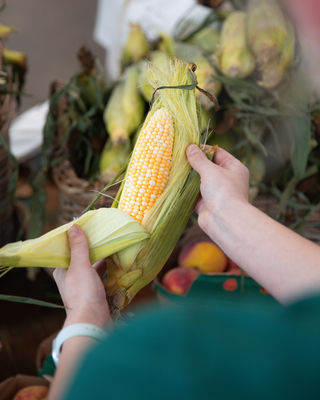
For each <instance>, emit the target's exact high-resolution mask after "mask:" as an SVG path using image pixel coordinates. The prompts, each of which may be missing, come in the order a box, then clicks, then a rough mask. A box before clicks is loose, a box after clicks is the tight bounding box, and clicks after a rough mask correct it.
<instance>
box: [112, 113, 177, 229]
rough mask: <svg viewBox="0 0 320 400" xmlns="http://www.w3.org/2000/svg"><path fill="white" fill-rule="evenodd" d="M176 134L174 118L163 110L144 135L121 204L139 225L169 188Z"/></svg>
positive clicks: (134, 156) (137, 148) (131, 165)
mask: <svg viewBox="0 0 320 400" xmlns="http://www.w3.org/2000/svg"><path fill="white" fill-rule="evenodd" d="M173 132H174V128H173V125H172V116H171V115H170V112H169V111H168V110H167V109H166V108H165V107H162V108H160V109H158V110H157V111H156V112H155V113H154V114H153V116H152V117H151V118H150V120H149V122H148V124H147V125H146V126H145V127H144V128H143V130H142V131H141V133H140V136H139V139H138V142H137V144H136V147H135V151H134V154H133V156H132V160H131V163H130V167H129V172H128V175H127V178H126V183H125V185H124V188H123V194H122V196H121V199H120V203H119V208H120V210H122V211H124V212H126V213H127V214H129V215H131V216H132V217H133V218H135V219H136V220H137V221H139V222H141V221H142V220H143V218H144V217H145V215H146V214H147V213H148V211H149V210H150V209H151V207H152V206H153V205H154V204H155V202H156V200H157V199H158V198H159V196H160V195H161V194H162V192H163V190H164V189H165V187H166V185H167V181H168V175H169V170H170V164H171V156H172V144H173Z"/></svg>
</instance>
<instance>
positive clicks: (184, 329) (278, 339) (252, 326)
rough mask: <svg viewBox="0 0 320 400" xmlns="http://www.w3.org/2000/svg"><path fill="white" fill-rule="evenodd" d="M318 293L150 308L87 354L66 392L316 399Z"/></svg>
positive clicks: (319, 387)
mask: <svg viewBox="0 0 320 400" xmlns="http://www.w3.org/2000/svg"><path fill="white" fill-rule="evenodd" d="M319 375H320V297H314V298H309V299H305V300H302V301H299V302H297V303H295V304H293V305H291V306H288V307H276V308H274V310H273V311H270V310H269V311H268V312H264V310H263V309H261V310H259V308H257V307H249V306H248V307H246V308H245V309H240V310H237V311H236V312H234V311H232V310H225V309H224V310H220V309H219V308H217V307H216V308H214V309H213V308H210V307H203V306H202V307H192V306H185V307H172V308H168V309H162V310H158V309H152V310H148V311H145V313H144V314H143V315H140V316H139V317H136V318H135V320H133V321H132V322H131V323H129V324H128V325H127V326H125V327H122V328H121V329H118V330H117V331H116V332H115V333H114V334H113V335H112V336H111V337H109V338H107V339H106V340H104V341H103V342H102V343H101V344H100V345H99V346H97V347H96V348H95V349H93V350H92V351H91V352H90V353H89V354H88V355H87V356H86V358H85V360H84V363H83V365H82V366H81V367H80V369H79V371H78V373H77V374H76V377H75V379H74V381H73V382H72V383H71V384H70V388H69V390H68V393H67V395H66V397H65V400H79V399H110V400H118V399H120V400H122V399H123V400H128V399H130V400H144V399H152V400H160V399H161V400H163V399H166V400H170V399H174V400H177V399H190V400H191V399H193V400H194V399H201V400H206V399H210V400H212V399H223V400H229V399H230V400H231V399H232V400H234V399H246V400H250V399H252V400H253V399H254V400H257V399H259V400H263V399H268V400H270V399H272V400H277V399H279V400H286V399H288V400H289V399H290V400H293V399H299V400H301V399H308V400H310V399H317V400H319V399H320V379H319Z"/></svg>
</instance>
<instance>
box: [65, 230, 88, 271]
mask: <svg viewBox="0 0 320 400" xmlns="http://www.w3.org/2000/svg"><path fill="white" fill-rule="evenodd" d="M68 239H69V246H70V252H71V262H70V268H72V266H73V265H77V267H78V268H80V266H82V265H85V264H87V263H89V264H90V265H91V262H90V258H89V244H88V241H87V238H86V236H85V234H84V233H83V231H82V229H81V228H80V226H79V225H77V224H74V225H72V226H71V228H70V229H69V230H68Z"/></svg>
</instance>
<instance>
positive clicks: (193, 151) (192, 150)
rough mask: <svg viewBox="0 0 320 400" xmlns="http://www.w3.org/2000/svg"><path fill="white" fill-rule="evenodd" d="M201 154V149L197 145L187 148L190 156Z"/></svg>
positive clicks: (190, 145)
mask: <svg viewBox="0 0 320 400" xmlns="http://www.w3.org/2000/svg"><path fill="white" fill-rule="evenodd" d="M198 152H199V147H198V146H196V145H195V144H189V146H188V147H187V154H188V155H189V156H192V155H193V154H196V153H198Z"/></svg>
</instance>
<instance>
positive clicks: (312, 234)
mask: <svg viewBox="0 0 320 400" xmlns="http://www.w3.org/2000/svg"><path fill="white" fill-rule="evenodd" d="M252 204H253V205H254V206H255V207H257V208H259V210H261V211H263V212H264V213H266V214H268V215H269V216H270V217H272V218H275V217H276V216H277V215H278V213H279V199H277V198H276V197H274V196H272V195H258V196H257V197H256V199H255V200H254V201H253V203H252ZM295 222H296V218H295V215H294V213H293V211H292V209H291V208H290V207H287V209H286V212H285V222H284V224H285V225H286V226H290V225H292V224H294V223H295ZM301 235H302V236H304V237H305V238H307V239H309V240H311V241H313V242H315V243H317V244H319V245H320V210H316V211H314V212H313V213H312V214H310V215H309V216H308V218H307V219H306V221H305V222H304V224H303V226H302V230H301Z"/></svg>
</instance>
